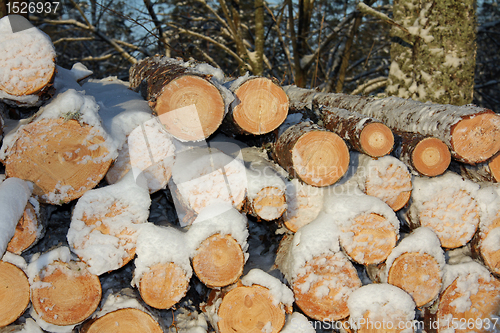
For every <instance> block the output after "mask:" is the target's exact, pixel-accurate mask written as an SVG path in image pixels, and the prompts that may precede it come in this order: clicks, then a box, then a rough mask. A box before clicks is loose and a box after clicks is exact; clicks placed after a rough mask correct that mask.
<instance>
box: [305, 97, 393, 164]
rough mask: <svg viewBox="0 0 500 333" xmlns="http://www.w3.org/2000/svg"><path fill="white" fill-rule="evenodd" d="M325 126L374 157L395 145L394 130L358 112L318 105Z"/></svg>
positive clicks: (358, 149)
mask: <svg viewBox="0 0 500 333" xmlns="http://www.w3.org/2000/svg"><path fill="white" fill-rule="evenodd" d="M316 103H317V102H316V101H315V103H313V107H314V108H317V110H318V111H317V112H319V114H320V119H321V120H322V121H323V127H325V128H326V129H328V130H330V131H332V132H334V133H337V134H338V135H339V136H340V137H341V138H342V139H344V140H345V141H346V142H348V143H349V145H350V148H351V149H354V150H357V151H359V152H361V153H363V154H366V155H370V156H372V157H381V156H384V155H387V154H389V153H390V152H391V150H392V148H393V146H394V135H393V134H392V131H391V130H390V129H389V127H387V126H386V125H384V124H383V123H382V122H380V121H379V120H377V119H375V118H372V117H367V116H364V115H362V114H359V113H357V112H350V111H347V110H345V109H339V108H334V107H329V106H323V105H316Z"/></svg>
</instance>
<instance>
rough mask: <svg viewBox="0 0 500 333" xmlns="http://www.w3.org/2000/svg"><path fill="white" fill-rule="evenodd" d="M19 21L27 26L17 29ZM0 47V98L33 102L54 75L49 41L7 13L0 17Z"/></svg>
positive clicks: (53, 55)
mask: <svg viewBox="0 0 500 333" xmlns="http://www.w3.org/2000/svg"><path fill="white" fill-rule="evenodd" d="M21 20H23V21H25V22H21ZM20 24H22V25H23V26H25V27H26V28H27V29H24V30H21V31H17V30H18V29H19V27H20ZM14 29H15V30H16V31H13V30H14ZM0 49H1V50H2V52H1V53H0V99H5V100H13V101H17V102H18V103H19V104H27V105H35V104H36V103H37V102H38V101H39V95H41V94H43V93H44V92H46V91H47V89H48V87H49V86H50V82H51V81H52V80H53V77H54V73H55V57H56V53H55V50H54V46H53V45H52V41H51V40H50V38H49V37H48V36H47V35H46V34H45V33H43V32H42V31H41V30H39V29H37V28H35V27H34V26H32V25H31V24H30V23H29V22H28V21H27V20H26V19H24V18H23V17H21V16H19V15H9V16H5V17H3V18H2V19H1V20H0Z"/></svg>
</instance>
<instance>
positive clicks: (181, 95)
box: [129, 56, 234, 141]
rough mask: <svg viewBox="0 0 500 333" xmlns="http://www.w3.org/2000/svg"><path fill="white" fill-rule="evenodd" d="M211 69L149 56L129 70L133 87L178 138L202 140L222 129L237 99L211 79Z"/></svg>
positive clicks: (168, 129) (182, 139) (206, 66)
mask: <svg viewBox="0 0 500 333" xmlns="http://www.w3.org/2000/svg"><path fill="white" fill-rule="evenodd" d="M208 67H209V66H208V65H205V66H203V67H202V66H196V65H195V64H191V63H184V62H182V61H179V60H175V59H170V58H165V57H163V58H162V57H159V56H154V57H149V58H146V59H143V60H141V61H139V62H138V63H136V64H134V65H133V66H132V67H131V68H130V79H129V81H130V88H132V89H135V90H136V91H139V92H140V93H141V95H142V96H143V97H144V98H145V99H146V100H147V101H148V102H149V105H150V106H151V108H152V109H153V111H154V112H155V113H156V115H158V116H159V117H160V120H161V122H162V123H163V124H164V125H165V127H166V129H167V131H168V132H169V133H170V134H172V135H173V136H174V137H175V138H177V139H179V140H181V141H200V140H203V139H206V138H208V137H209V136H210V135H211V134H212V133H214V132H215V130H216V129H217V128H219V126H220V125H221V123H222V120H223V118H224V116H225V114H226V111H227V109H226V107H228V102H230V100H229V99H231V101H232V99H234V97H232V94H231V93H230V92H229V94H228V92H227V91H226V90H225V88H224V87H222V86H221V85H219V84H218V83H217V81H216V80H212V79H211V78H212V77H213V73H208V72H207V71H205V69H206V68H208ZM213 70H215V69H213ZM225 98H229V99H227V100H226V101H225Z"/></svg>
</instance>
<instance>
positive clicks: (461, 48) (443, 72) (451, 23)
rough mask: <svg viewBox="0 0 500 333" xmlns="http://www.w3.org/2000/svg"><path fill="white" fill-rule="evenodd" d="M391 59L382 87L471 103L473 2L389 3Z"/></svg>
mask: <svg viewBox="0 0 500 333" xmlns="http://www.w3.org/2000/svg"><path fill="white" fill-rule="evenodd" d="M393 13H394V21H395V22H396V23H398V24H399V25H401V26H402V27H403V28H406V29H407V30H408V31H409V32H410V35H408V34H407V33H405V32H404V31H403V30H401V29H400V28H398V27H394V28H393V31H392V34H393V43H392V47H391V58H392V64H391V67H390V71H389V82H388V86H387V89H386V92H387V93H388V94H389V95H394V96H398V97H402V98H412V99H414V100H418V101H422V102H426V101H432V102H434V103H440V104H452V105H465V104H469V103H471V102H472V98H473V91H474V89H473V88H474V68H475V63H476V18H475V1H474V0H467V1H460V0H449V1H430V0H426V1H406V0H399V1H395V2H394V6H393Z"/></svg>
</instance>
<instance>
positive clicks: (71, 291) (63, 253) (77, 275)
mask: <svg viewBox="0 0 500 333" xmlns="http://www.w3.org/2000/svg"><path fill="white" fill-rule="evenodd" d="M27 272H28V277H29V279H30V285H31V304H32V305H33V308H32V310H31V313H30V314H31V316H32V317H33V318H34V319H35V320H36V321H37V324H38V325H40V327H42V328H43V329H44V330H48V331H53V329H54V328H53V325H54V326H55V327H56V328H59V329H61V328H62V327H63V328H65V329H68V330H69V331H71V330H72V328H73V327H74V326H75V325H77V324H79V323H81V322H83V321H84V320H85V319H87V318H88V317H90V315H92V313H93V312H94V311H95V310H96V309H97V306H98V305H99V302H100V300H101V294H102V290H101V283H100V281H99V277H98V276H97V275H94V274H92V273H90V272H89V270H88V266H87V265H86V264H85V263H83V262H81V261H77V260H73V259H72V256H71V254H70V251H69V248H67V247H59V248H56V249H54V250H52V251H49V252H47V253H45V254H42V255H36V256H34V257H33V258H32V260H31V262H30V264H29V265H28V268H27ZM68 295H71V297H68Z"/></svg>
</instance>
